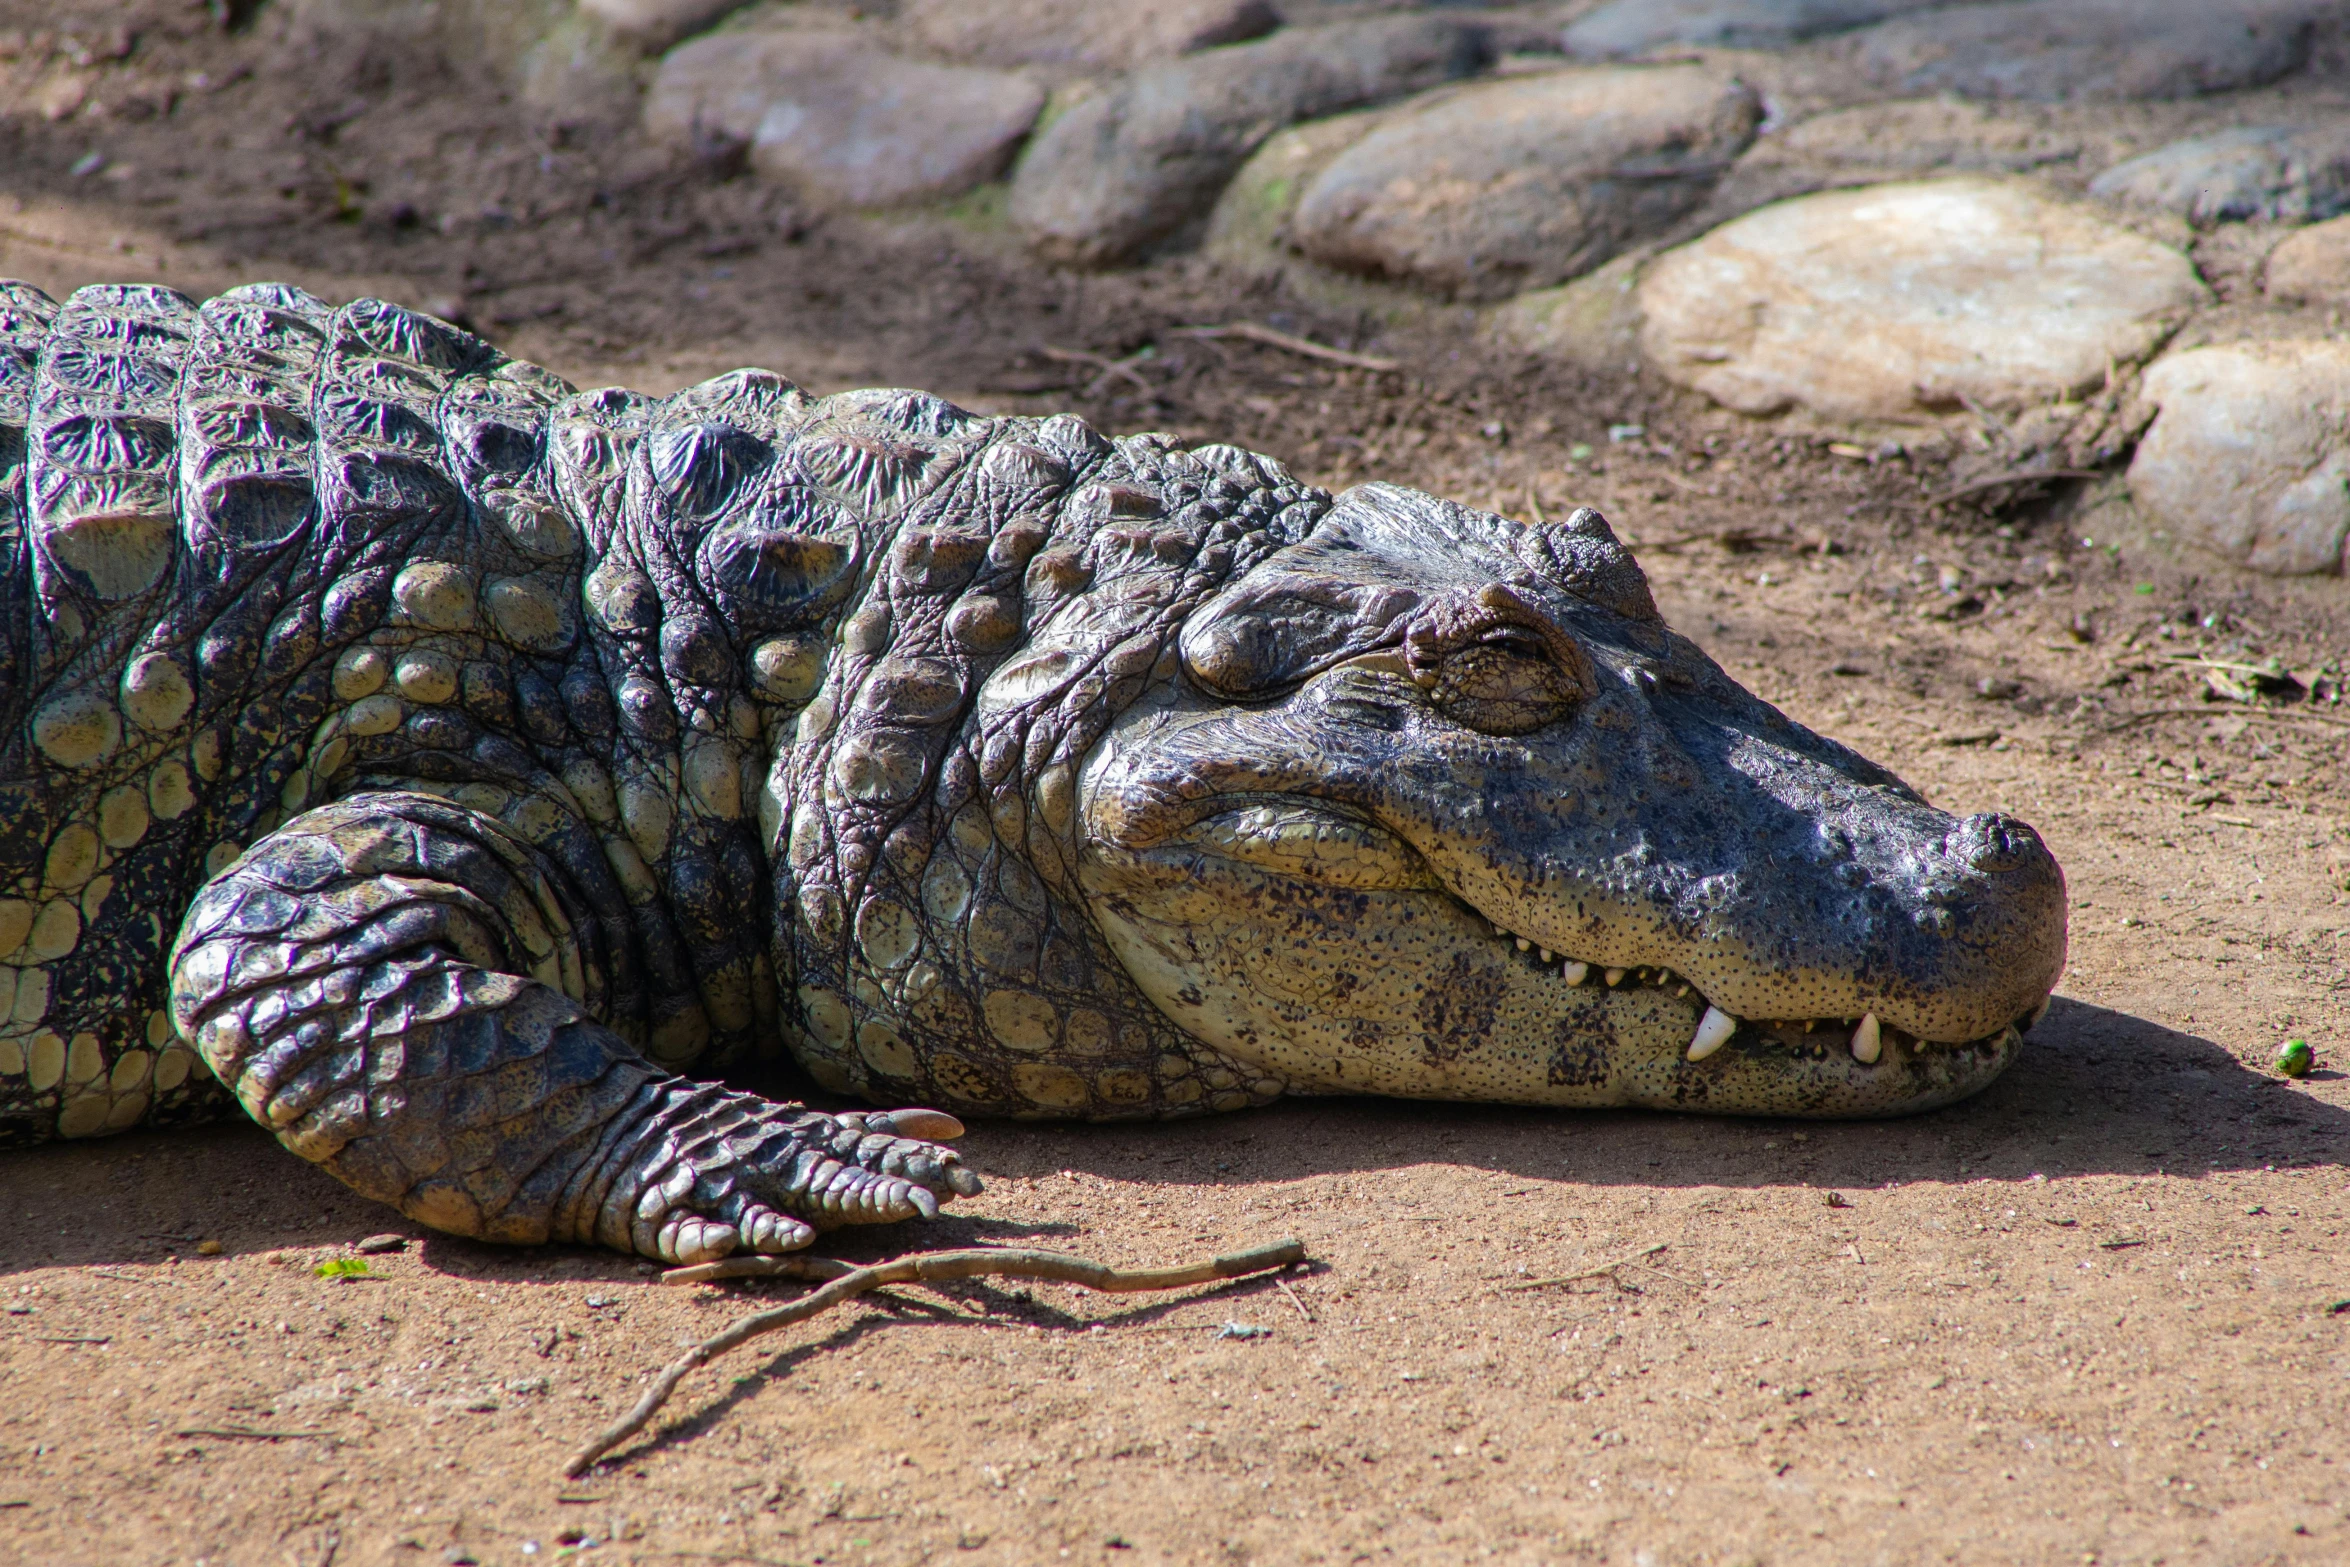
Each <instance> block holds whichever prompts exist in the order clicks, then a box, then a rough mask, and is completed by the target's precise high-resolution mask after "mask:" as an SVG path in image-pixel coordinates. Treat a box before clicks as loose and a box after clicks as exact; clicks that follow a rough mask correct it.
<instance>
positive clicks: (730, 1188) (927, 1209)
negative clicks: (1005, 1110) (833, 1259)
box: [595, 1085, 980, 1265]
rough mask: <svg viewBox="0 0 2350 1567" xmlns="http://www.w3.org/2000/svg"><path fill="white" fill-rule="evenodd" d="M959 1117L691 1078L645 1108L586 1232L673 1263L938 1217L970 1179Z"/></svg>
mask: <svg viewBox="0 0 2350 1567" xmlns="http://www.w3.org/2000/svg"><path fill="white" fill-rule="evenodd" d="M962 1133H963V1123H962V1122H960V1121H958V1120H956V1119H955V1118H954V1117H953V1116H951V1115H947V1114H945V1113H944V1112H942V1111H938V1110H856V1111H844V1112H842V1113H840V1114H837V1115H836V1114H827V1113H826V1112H824V1111H821V1110H811V1109H809V1108H807V1107H806V1106H805V1105H797V1104H779V1103H777V1102H775V1101H773V1100H768V1099H761V1098H758V1097H756V1096H754V1095H751V1094H738V1093H733V1092H730V1091H728V1090H725V1089H720V1088H713V1087H707V1086H703V1085H692V1086H690V1087H681V1088H680V1089H678V1090H676V1091H674V1093H673V1096H672V1097H670V1099H669V1101H668V1102H667V1103H664V1104H662V1105H661V1106H660V1107H659V1108H658V1109H657V1110H655V1112H654V1114H653V1116H652V1118H651V1121H650V1122H649V1123H648V1124H647V1126H646V1128H645V1135H643V1136H641V1137H639V1138H637V1139H634V1141H635V1144H636V1146H635V1147H634V1148H633V1149H631V1150H627V1151H626V1158H627V1171H626V1173H625V1174H624V1175H623V1176H622V1177H621V1178H620V1179H619V1180H616V1181H615V1182H614V1183H613V1185H612V1187H611V1190H610V1191H609V1192H608V1193H607V1194H606V1195H605V1196H604V1198H603V1200H602V1201H601V1202H600V1203H599V1205H598V1212H597V1214H596V1221H595V1232H596V1238H597V1239H599V1240H601V1241H603V1242H604V1243H605V1244H607V1245H611V1246H617V1247H619V1248H620V1249H622V1250H625V1251H634V1252H636V1253H638V1254H639V1255H641V1256H646V1257H652V1258H656V1259H658V1260H660V1261H662V1262H668V1263H677V1264H681V1265H685V1264H692V1263H697V1262H715V1261H716V1260H718V1259H719V1258H721V1257H725V1256H729V1255H731V1254H733V1253H734V1252H736V1251H743V1250H748V1251H755V1252H784V1251H793V1250H796V1249H798V1248H799V1247H802V1246H805V1245H807V1244H808V1243H809V1242H810V1241H812V1240H814V1239H815V1238H816V1232H817V1231H819V1230H829V1229H837V1228H839V1227H840V1226H842V1225H848V1224H889V1223H893V1222H895V1221H897V1220H900V1219H911V1218H917V1217H919V1218H924V1219H933V1218H936V1217H938V1209H939V1204H941V1203H945V1202H952V1201H954V1200H955V1199H956V1198H957V1197H969V1196H972V1195H974V1194H975V1193H977V1192H978V1191H979V1189H980V1185H979V1177H978V1176H976V1175H974V1174H972V1173H971V1171H970V1170H968V1169H966V1168H965V1167H964V1166H963V1163H962V1161H961V1159H960V1158H959V1157H958V1156H957V1155H956V1153H955V1152H954V1150H953V1149H951V1148H945V1147H941V1146H940V1142H941V1141H942V1140H944V1139H946V1138H950V1137H959V1136H961V1135H962Z"/></svg>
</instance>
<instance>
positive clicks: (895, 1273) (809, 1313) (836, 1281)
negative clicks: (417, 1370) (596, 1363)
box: [563, 1240, 1306, 1480]
mask: <svg viewBox="0 0 2350 1567" xmlns="http://www.w3.org/2000/svg"><path fill="white" fill-rule="evenodd" d="M1305 1255H1306V1244H1305V1242H1304V1241H1300V1240H1285V1241H1274V1242H1273V1243H1271V1244H1270V1245H1265V1246H1254V1247H1251V1248H1250V1249H1249V1250H1247V1251H1240V1252H1234V1253H1232V1254H1231V1255H1229V1256H1224V1257H1211V1258H1210V1259H1208V1260H1207V1261H1206V1262H1195V1263H1191V1264H1188V1265H1186V1266H1182V1267H1174V1268H1133V1269H1124V1268H1112V1267H1109V1266H1107V1265H1105V1264H1103V1263H1098V1262H1088V1261H1086V1260H1085V1259H1084V1258H1083V1257H1072V1256H1069V1255H1068V1254H1067V1253H1065V1252H1057V1251H1030V1250H1028V1249H1027V1248H1025V1247H1021V1248H1012V1247H1005V1248H1002V1249H989V1250H985V1251H931V1252H922V1253H920V1254H918V1255H916V1256H912V1257H900V1258H898V1259H897V1260H896V1261H895V1262H883V1263H876V1264H875V1265H873V1266H872V1267H869V1268H856V1269H852V1270H850V1271H849V1272H846V1273H843V1274H840V1275H839V1276H838V1277H836V1278H833V1279H830V1280H828V1281H827V1282H825V1283H824V1284H822V1285H820V1286H818V1287H817V1288H816V1289H813V1290H811V1291H809V1292H808V1293H807V1294H805V1295H803V1296H801V1297H800V1298H799V1299H798V1300H795V1301H793V1302H792V1303H791V1304H789V1305H787V1306H777V1307H774V1308H772V1309H770V1310H767V1311H755V1312H753V1313H751V1314H750V1315H749V1316H747V1317H741V1318H738V1319H736V1320H735V1321H734V1322H733V1323H731V1324H729V1325H728V1326H727V1327H726V1328H725V1329H724V1330H723V1331H721V1332H719V1333H715V1334H712V1335H711V1336H710V1337H709V1338H706V1339H704V1340H702V1342H701V1343H699V1344H696V1345H695V1346H694V1347H693V1348H691V1349H689V1350H687V1351H686V1352H685V1353H684V1354H682V1355H680V1356H678V1357H677V1358H676V1359H675V1360H673V1361H671V1362H670V1363H669V1364H668V1365H667V1366H665V1367H663V1368H662V1370H661V1374H660V1375H659V1376H657V1377H655V1378H654V1379H653V1385H652V1386H651V1387H649V1388H647V1389H646V1390H645V1396H644V1397H642V1398H640V1399H638V1400H637V1401H636V1407H635V1408H634V1409H631V1410H630V1411H629V1412H628V1413H627V1414H625V1415H623V1416H621V1418H620V1419H619V1420H617V1421H615V1422H614V1423H613V1424H612V1425H610V1426H608V1427H606V1428H605V1430H604V1432H603V1434H602V1435H600V1436H598V1437H597V1438H596V1439H595V1440H594V1441H592V1442H590V1443H589V1444H588V1445H587V1446H585V1447H583V1448H581V1449H580V1450H579V1452H578V1453H577V1454H576V1455H575V1456H574V1457H573V1458H572V1460H571V1462H570V1463H568V1464H566V1465H564V1466H563V1473H564V1475H565V1476H566V1477H567V1478H570V1479H573V1480H576V1479H578V1478H579V1477H580V1476H582V1475H584V1474H586V1473H587V1472H588V1471H589V1470H590V1469H593V1468H594V1467H595V1466H596V1460H598V1459H600V1458H602V1457H603V1456H604V1455H605V1454H606V1453H609V1452H610V1451H612V1449H614V1448H615V1447H618V1446H619V1445H620V1444H621V1443H623V1442H625V1441H627V1440H628V1439H629V1438H630V1437H632V1436H634V1435H636V1434H637V1433H638V1432H639V1431H642V1430H643V1429H644V1428H645V1427H646V1426H647V1425H648V1424H650V1423H651V1421H652V1418H653V1416H654V1415H656V1414H658V1413H659V1412H660V1409H661V1406H662V1405H663V1404H665V1403H667V1402H668V1401H669V1395H670V1394H671V1393H673V1392H675V1391H676V1390H677V1384H678V1383H680V1382H682V1381H684V1380H685V1378H686V1375H687V1373H689V1372H691V1371H693V1370H695V1369H696V1368H697V1367H700V1366H705V1365H708V1364H709V1363H710V1362H711V1361H712V1360H715V1359H717V1358H718V1357H719V1356H720V1355H723V1354H725V1353H726V1352H727V1351H728V1350H730V1349H734V1348H737V1347H739V1346H741V1345H743V1344H747V1343H749V1342H750V1341H751V1340H752V1339H755V1338H758V1337H760V1336H761V1335H762V1334H767V1333H773V1332H775V1331H776V1330H777V1329H779V1328H787V1327H790V1326H791V1325H792V1324H793V1323H795V1322H805V1321H807V1320H808V1319H809V1318H810V1317H813V1316H818V1315H820V1314H822V1313H823V1312H826V1311H829V1310H830V1309H832V1308H833V1307H834V1306H837V1305H839V1304H840V1303H841V1302H842V1301H844V1300H853V1299H855V1298H856V1297H857V1296H859V1295H862V1294H864V1293H866V1292H867V1291H869V1290H876V1289H880V1288H881V1287H882V1286H884V1285H888V1284H914V1283H936V1282H939V1281H942V1280H946V1279H984V1278H999V1279H1050V1280H1054V1281H1057V1282H1059V1283H1063V1284H1079V1285H1083V1286H1084V1287H1085V1288H1087V1289H1093V1290H1102V1291H1104V1292H1106V1293H1112V1294H1125V1293H1128V1292H1131V1291H1136V1290H1170V1289H1181V1288H1183V1287H1184V1286H1185V1285H1189V1284H1213V1283H1215V1282H1217V1281H1218V1280H1221V1279H1236V1278H1242V1277H1245V1276H1247V1275H1248V1274H1251V1273H1263V1272H1266V1271H1268V1270H1270V1269H1273V1268H1281V1267H1287V1266H1288V1265H1289V1264H1290V1263H1293V1262H1302V1261H1304V1260H1305ZM810 1260H811V1261H812V1262H821V1261H825V1260H827V1259H820V1258H817V1259H810ZM677 1271H679V1272H681V1273H683V1272H694V1273H697V1274H698V1273H699V1272H700V1270H699V1269H679V1270H677ZM777 1271H781V1270H777ZM810 1271H815V1270H813V1269H811V1270H810Z"/></svg>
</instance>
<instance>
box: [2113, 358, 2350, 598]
mask: <svg viewBox="0 0 2350 1567" xmlns="http://www.w3.org/2000/svg"><path fill="white" fill-rule="evenodd" d="M2140 391H2141V395H2142V396H2143V397H2144V398H2145V399H2146V400H2147V401H2148V402H2150V403H2152V404H2154V405H2156V406H2157V407H2158V408H2159V409H2160V412H2158V413H2157V414H2156V415H2155V418H2154V423H2153V425H2152V426H2151V427H2149V428H2148V430H2147V431H2146V433H2145V435H2144V436H2142V437H2140V439H2139V441H2138V451H2137V455H2136V456H2135V457H2134V458H2132V459H2131V462H2130V495H2131V498H2132V499H2133V500H2135V501H2136V502H2137V503H2138V505H2139V506H2140V507H2141V508H2143V509H2144V510H2145V511H2146V512H2147V513H2148V514H2149V515H2150V516H2152V517H2154V518H2155V519H2157V520H2158V521H2160V522H2162V523H2163V524H2164V525H2166V526H2167V527H2169V528H2170V529H2171V531H2172V532H2173V533H2174V534H2175V535H2177V536H2178V537H2180V538H2182V539H2185V540H2188V541H2191V542H2194V543H2198V544H2201V545H2203V546H2205V547H2206V548H2208V549H2213V550H2216V551H2218V552H2219V553H2220V554H2222V555H2225V556H2227V557H2228V558H2229V559H2231V560H2235V561H2239V562H2241V563H2242V564H2244V565H2247V566H2250V567H2252V568H2253V569H2254V570H2256V571H2270V572H2278V573H2301V572H2317V571H2328V572H2330V571H2339V570H2341V569H2342V541H2343V538H2344V535H2345V534H2350V343H2341V342H2332V341H2313V342H2280V343H2230V344H2227V345H2225V346H2223V347H2214V348H2195V349H2189V350H2187V351H2186V352H2184V353H2178V354H2171V355H2168V356H2166V357H2164V358H2163V359H2160V360H2158V361H2156V363H2155V364H2154V365H2153V367H2152V368H2150V369H2149V370H2148V371H2147V372H2146V377H2145V380H2144V381H2143V383H2141V388H2140Z"/></svg>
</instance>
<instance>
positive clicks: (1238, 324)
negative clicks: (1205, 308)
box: [1167, 321, 1403, 370]
mask: <svg viewBox="0 0 2350 1567" xmlns="http://www.w3.org/2000/svg"><path fill="white" fill-rule="evenodd" d="M1167 335H1168V336H1169V337H1197V338H1205V339H1208V340H1210V341H1213V340H1214V339H1216V338H1220V337H1244V338H1247V339H1248V340H1249V341H1250V342H1252V343H1262V344H1264V345H1265V346H1266V347H1267V348H1280V349H1286V350H1287V351H1288V352H1290V353H1293V354H1299V355H1302V356H1303V357H1305V358H1307V359H1322V360H1327V361H1328V362H1329V363H1331V364H1334V365H1352V366H1353V367H1354V368H1355V369H1357V370H1400V369H1401V368H1403V366H1402V365H1401V363H1400V362H1399V361H1397V360H1393V359H1382V358H1380V357H1379V356H1378V355H1376V354H1357V353H1351V352H1349V351H1348V350H1346V349H1343V348H1329V347H1326V346H1324V345H1323V344H1320V343H1317V342H1315V341H1314V340H1313V339H1312V338H1307V337H1293V336H1291V335H1290V334H1289V333H1287V332H1279V331H1275V330H1274V329H1273V328H1272V327H1269V326H1262V325H1260V324H1258V323H1257V322H1254V321H1227V322H1225V323H1224V324H1223V325H1222V326H1179V327H1176V328H1174V329H1172V330H1171V331H1169V332H1168V333H1167Z"/></svg>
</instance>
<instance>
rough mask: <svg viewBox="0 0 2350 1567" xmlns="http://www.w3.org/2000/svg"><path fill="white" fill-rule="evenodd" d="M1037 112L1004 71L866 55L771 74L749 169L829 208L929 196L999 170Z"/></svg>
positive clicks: (1027, 90) (1026, 85)
mask: <svg viewBox="0 0 2350 1567" xmlns="http://www.w3.org/2000/svg"><path fill="white" fill-rule="evenodd" d="M1043 110H1044V89H1043V88H1042V87H1040V86H1038V85H1037V84H1036V83H1035V82H1033V81H1030V80H1029V79H1028V78H1026V77H1024V76H1020V75H1017V74H1015V73H1013V72H1010V71H994V70H988V69H986V68H984V67H981V66H971V65H933V64H930V63H929V62H927V61H923V60H908V59H903V58H901V57H899V56H897V55H891V54H883V53H881V52H880V51H878V50H874V51H868V52H865V53H861V54H857V55H852V56H848V57H845V58H843V59H840V60H839V61H838V62H837V63H836V64H834V65H832V66H829V67H818V68H813V69H810V70H807V71H804V72H801V73H798V74H796V75H793V76H789V77H783V78H779V79H777V80H776V81H775V82H774V83H773V91H772V94H771V96H770V98H769V101H768V104H767V110H766V113H764V114H763V115H761V116H760V118H759V125H758V128H757V129H756V130H755V131H753V132H752V134H751V166H752V167H753V168H754V169H757V170H758V171H759V172H760V173H761V174H763V175H766V176H767V177H769V178H770V179H778V180H783V181H787V182H789V183H790V184H791V185H793V186H794V187H796V188H797V189H798V190H800V191H801V192H803V193H804V194H806V195H807V196H809V197H810V198H812V199H813V200H816V201H819V202H824V203H828V204H831V205H834V206H844V207H887V206H896V205H900V204H902V203H906V202H916V201H932V200H936V199H938V198H940V197H943V196H953V195H958V194H960V193H962V192H963V191H967V190H969V189H971V188H972V187H973V186H975V185H981V184H984V183H986V182H987V181H989V180H992V179H994V178H996V177H997V176H999V175H1001V174H1002V173H1003V172H1004V170H1005V169H1006V168H1007V167H1009V166H1010V164H1011V161H1012V154H1013V153H1014V152H1015V151H1017V150H1018V148H1019V145H1020V141H1021V138H1023V137H1025V136H1026V135H1027V134H1028V131H1029V127H1031V126H1033V125H1034V124H1035V123H1036V117H1037V115H1038V114H1040V113H1042V112H1043Z"/></svg>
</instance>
